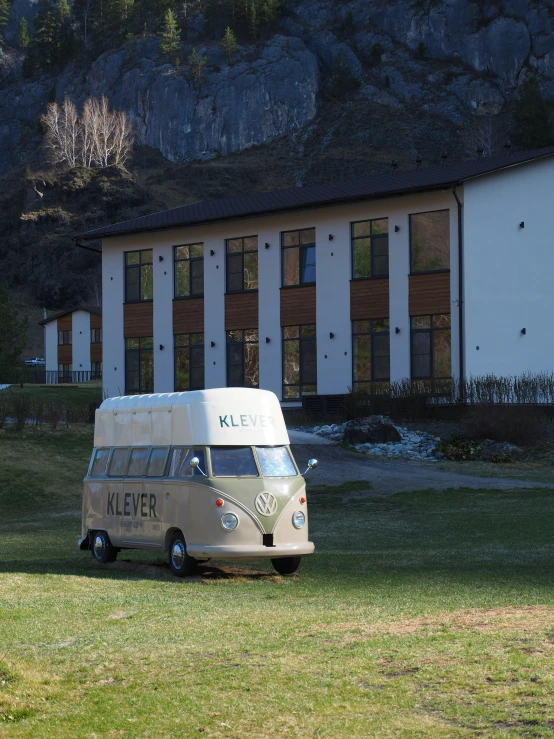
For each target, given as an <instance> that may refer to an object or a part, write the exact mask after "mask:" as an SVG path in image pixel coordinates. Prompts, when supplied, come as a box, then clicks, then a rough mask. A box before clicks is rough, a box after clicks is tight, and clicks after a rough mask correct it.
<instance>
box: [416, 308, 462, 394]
mask: <svg viewBox="0 0 554 739" xmlns="http://www.w3.org/2000/svg"><path fill="white" fill-rule="evenodd" d="M437 316H449V317H450V325H449V326H442V327H433V318H435V317H437ZM414 318H429V328H416V329H414V328H413V325H412V322H413V320H414ZM439 331H440V332H446V331H448V332H449V334H450V374H449V375H445V376H440V377H439V376H435V375H434V374H433V373H434V369H435V336H434V334H435V333H437V332H439ZM417 334H429V335H430V336H429V356H430V361H431V374H430V375H425V376H422V377H415V376H414V336H416V335H417ZM418 356H419V355H418ZM410 379H411V380H450V379H452V314H451V313H424V314H422V315H417V316H410Z"/></svg>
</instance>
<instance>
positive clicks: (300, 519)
mask: <svg viewBox="0 0 554 739" xmlns="http://www.w3.org/2000/svg"><path fill="white" fill-rule="evenodd" d="M305 523H306V516H305V515H304V514H303V513H302V511H295V512H294V513H293V514H292V525H293V526H294V528H295V529H301V528H302V526H304V524H305Z"/></svg>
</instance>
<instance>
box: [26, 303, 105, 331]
mask: <svg viewBox="0 0 554 739" xmlns="http://www.w3.org/2000/svg"><path fill="white" fill-rule="evenodd" d="M78 310H82V311H84V312H85V313H93V314H94V315H95V316H101V315H102V308H101V307H100V306H97V305H75V306H73V308H67V309H66V310H60V311H57V312H56V313H52V315H51V316H47V317H46V318H43V319H42V320H40V321H39V322H38V325H39V326H46V324H47V323H52V321H57V319H58V318H63V317H64V316H68V315H69V314H70V313H76V312H77V311H78Z"/></svg>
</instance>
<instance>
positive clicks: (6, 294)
mask: <svg viewBox="0 0 554 739" xmlns="http://www.w3.org/2000/svg"><path fill="white" fill-rule="evenodd" d="M26 338H27V319H26V318H19V316H18V312H17V311H16V309H15V307H14V305H13V302H12V296H11V293H10V290H9V288H8V286H7V285H6V283H2V284H0V374H1V375H2V376H3V377H7V376H8V375H9V373H10V372H13V370H14V369H16V368H17V364H18V361H19V358H20V356H21V353H22V351H23V350H24V349H25V343H26Z"/></svg>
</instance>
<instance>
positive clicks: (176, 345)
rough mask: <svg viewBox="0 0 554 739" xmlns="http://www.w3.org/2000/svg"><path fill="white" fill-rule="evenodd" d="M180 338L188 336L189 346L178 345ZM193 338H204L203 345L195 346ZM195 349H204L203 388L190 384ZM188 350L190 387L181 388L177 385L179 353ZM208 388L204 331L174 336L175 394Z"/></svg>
mask: <svg viewBox="0 0 554 739" xmlns="http://www.w3.org/2000/svg"><path fill="white" fill-rule="evenodd" d="M179 336H187V337H188V341H189V343H188V344H182V345H178V344H177V337H179ZM192 336H202V343H201V344H193V343H192V342H191V337H192ZM194 348H201V349H202V387H200V386H198V387H197V386H193V385H192V384H191V382H190V379H191V377H192V372H191V370H192V364H191V356H192V349H194ZM184 350H188V357H189V387H180V386H178V385H177V360H178V352H179V351H184ZM205 386H206V345H205V343H204V332H203V331H191V332H190V333H187V334H173V388H174V390H175V392H189V391H191V390H204V388H205Z"/></svg>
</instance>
